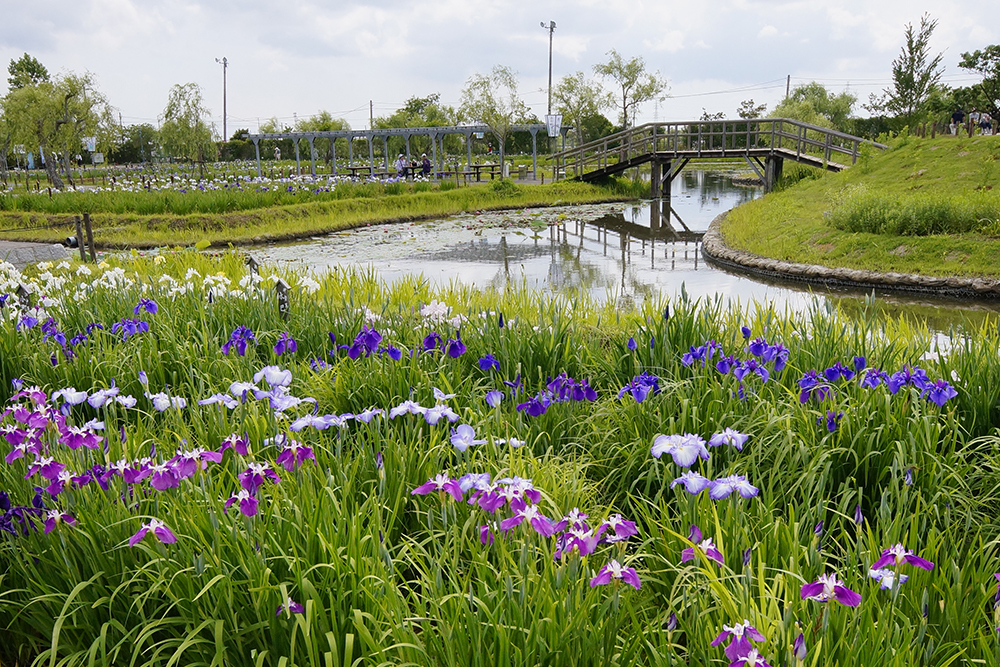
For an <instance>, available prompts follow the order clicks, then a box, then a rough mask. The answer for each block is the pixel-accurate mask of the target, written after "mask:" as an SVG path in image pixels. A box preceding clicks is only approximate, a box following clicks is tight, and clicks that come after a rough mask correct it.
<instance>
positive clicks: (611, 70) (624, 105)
mask: <svg viewBox="0 0 1000 667" xmlns="http://www.w3.org/2000/svg"><path fill="white" fill-rule="evenodd" d="M606 55H607V56H608V62H606V63H602V64H600V65H594V72H595V73H596V74H597V75H598V76H599V77H601V78H602V79H610V80H611V81H612V82H613V83H614V84H615V87H616V92H615V97H616V98H617V99H618V102H619V103H620V105H621V106H619V107H618V108H619V110H620V111H621V115H620V116H619V120H620V121H621V124H622V129H623V130H624V129H628V128H629V127H631V126H632V125H634V124H635V118H636V115H637V114H638V113H639V107H640V106H641V105H642V104H644V103H645V102H650V101H652V100H659V101H663V100H664V99H665V98H666V96H667V95H666V92H667V88H668V86H667V80H666V79H664V78H663V77H661V76H660V73H659V71H657V72H647V71H646V62H645V61H644V60H643V59H642V58H641V57H639V56H636V57H635V58H631V59H630V60H625V59H624V58H622V55H621V54H620V53H618V51H616V50H614V49H611V50H610V51H608V52H607V54H606Z"/></svg>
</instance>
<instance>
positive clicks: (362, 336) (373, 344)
mask: <svg viewBox="0 0 1000 667" xmlns="http://www.w3.org/2000/svg"><path fill="white" fill-rule="evenodd" d="M381 342H382V334H380V333H379V332H378V331H377V330H375V329H374V328H372V327H370V326H368V325H367V324H366V325H364V326H362V327H361V331H359V332H358V335H357V336H355V337H354V342H353V343H352V344H351V346H350V347H349V348H347V356H348V357H350V358H351V359H357V358H358V357H360V356H361V355H362V354H364V356H366V357H370V356H371V355H372V354H374V353H375V352H377V351H378V346H379V343H381Z"/></svg>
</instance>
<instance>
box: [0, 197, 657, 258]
mask: <svg viewBox="0 0 1000 667" xmlns="http://www.w3.org/2000/svg"><path fill="white" fill-rule="evenodd" d="M392 185H400V184H389V185H387V186H381V185H380V186H378V187H379V188H381V189H382V190H384V189H385V188H390V187H391V186H392ZM120 194H123V195H124V194H125V193H120ZM84 196H85V195H84ZM128 196H129V197H133V196H137V197H141V196H143V195H133V194H130V193H129V194H128ZM147 196H155V195H147ZM637 196H638V193H637V189H636V187H634V186H633V185H632V183H630V182H628V181H614V182H612V183H611V184H609V185H607V186H596V185H589V184H584V183H575V182H567V181H563V182H559V183H552V184H547V185H521V184H515V183H514V182H513V181H509V180H508V181H493V182H491V183H487V184H483V185H477V186H470V187H462V188H455V189H434V190H428V191H418V192H412V191H402V192H400V193H392V192H390V193H384V192H379V193H378V194H377V196H376V195H372V196H357V197H351V198H346V199H327V200H325V201H314V202H310V203H306V204H296V205H288V206H275V207H270V208H262V209H254V210H241V211H235V212H227V213H219V214H191V215H170V214H160V215H139V214H134V213H113V212H107V213H99V214H94V215H93V216H92V221H93V225H94V237H95V242H96V243H97V245H98V246H100V247H103V248H154V247H160V246H165V245H171V246H173V245H194V244H196V243H204V242H208V243H210V244H211V245H213V246H225V245H226V244H234V245H244V244H249V243H263V242H268V241H278V240H288V239H294V238H301V237H305V236H311V235H315V234H323V233H328V232H334V231H338V230H342V229H348V228H351V227H356V226H359V225H364V224H367V223H382V222H395V221H408V220H419V219H427V218H435V217H440V216H447V215H453V214H456V213H463V212H468V211H478V210H495V209H505V208H524V207H529V206H553V205H560V204H582V203H592V202H600V201H614V200H625V199H633V198H636V197H637ZM72 233H73V228H72V218H71V217H70V216H68V215H57V214H46V213H41V212H12V211H7V212H0V238H3V239H6V240H11V241H42V242H59V241H61V240H62V239H64V238H65V237H66V236H67V235H72Z"/></svg>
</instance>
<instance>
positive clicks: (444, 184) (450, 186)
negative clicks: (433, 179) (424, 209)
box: [438, 181, 458, 192]
mask: <svg viewBox="0 0 1000 667" xmlns="http://www.w3.org/2000/svg"><path fill="white" fill-rule="evenodd" d="M457 187H458V185H456V184H455V181H441V185H439V186H438V190H440V191H441V192H448V191H449V190H454V189H455V188H457Z"/></svg>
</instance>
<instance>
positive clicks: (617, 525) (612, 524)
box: [584, 514, 639, 541]
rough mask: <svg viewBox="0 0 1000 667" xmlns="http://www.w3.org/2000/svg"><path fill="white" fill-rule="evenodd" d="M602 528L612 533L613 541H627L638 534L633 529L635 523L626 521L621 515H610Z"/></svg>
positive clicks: (637, 531)
mask: <svg viewBox="0 0 1000 667" xmlns="http://www.w3.org/2000/svg"><path fill="white" fill-rule="evenodd" d="M584 516H585V515H584ZM602 526H606V527H607V528H608V530H611V531H612V532H613V533H614V535H615V537H616V538H617V539H616V540H615V541H621V540H627V539H628V538H630V537H633V536H635V535H638V534H639V529H638V528H636V527H635V521H628V520H626V519H624V518H623V517H622V515H621V514H612V515H611V516H609V517H608V518H607V519H605V521H604V523H603V524H602Z"/></svg>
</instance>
